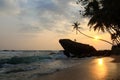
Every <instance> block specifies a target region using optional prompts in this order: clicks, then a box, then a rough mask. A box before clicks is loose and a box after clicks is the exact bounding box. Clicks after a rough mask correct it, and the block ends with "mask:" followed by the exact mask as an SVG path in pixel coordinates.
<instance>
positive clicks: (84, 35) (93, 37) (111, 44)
mask: <svg viewBox="0 0 120 80" xmlns="http://www.w3.org/2000/svg"><path fill="white" fill-rule="evenodd" d="M78 31H79V33H81V34H83V35H84V36H86V37H88V38H92V39H95V38H94V37H92V36H89V35H86V34H84V33H82V32H81V31H80V30H78ZM98 40H100V41H103V42H107V43H109V44H111V45H113V43H111V42H109V41H107V40H104V39H98Z"/></svg>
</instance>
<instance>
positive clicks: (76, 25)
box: [72, 22, 113, 45]
mask: <svg viewBox="0 0 120 80" xmlns="http://www.w3.org/2000/svg"><path fill="white" fill-rule="evenodd" d="M79 25H80V23H78V22H74V23H73V25H72V26H74V27H73V30H74V29H75V30H76V34H78V32H79V33H81V34H82V35H84V36H86V37H88V38H91V39H95V38H94V37H92V36H89V35H86V34H84V33H83V32H81V31H80V30H79V29H81V27H79ZM98 40H100V41H104V42H107V43H109V44H111V45H113V44H112V43H111V42H109V41H107V40H104V39H98Z"/></svg>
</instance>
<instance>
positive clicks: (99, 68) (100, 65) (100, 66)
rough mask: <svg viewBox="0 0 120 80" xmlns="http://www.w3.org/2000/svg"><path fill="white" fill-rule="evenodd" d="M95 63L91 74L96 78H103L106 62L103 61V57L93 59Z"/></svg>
mask: <svg viewBox="0 0 120 80" xmlns="http://www.w3.org/2000/svg"><path fill="white" fill-rule="evenodd" d="M95 63H96V64H95V65H94V66H93V67H92V74H93V75H95V76H96V77H97V78H98V79H99V78H104V77H105V76H106V75H107V68H106V64H105V63H104V59H103V58H98V59H95Z"/></svg>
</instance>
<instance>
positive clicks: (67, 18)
mask: <svg viewBox="0 0 120 80" xmlns="http://www.w3.org/2000/svg"><path fill="white" fill-rule="evenodd" d="M77 10H78V6H77V5H76V3H75V1H74V0H0V14H6V15H7V16H12V17H14V18H16V19H18V21H17V22H18V23H15V24H16V27H17V28H18V29H19V30H18V31H21V33H22V32H26V33H27V32H32V33H33V32H36V33H37V32H39V31H42V30H50V31H58V32H62V29H63V32H65V30H66V28H67V30H66V33H67V31H68V28H70V25H71V24H72V22H74V21H75V20H77V18H78V16H79V13H78V11H77ZM75 16H77V17H75ZM14 18H13V19H14ZM11 20H12V19H11ZM13 21H14V20H13ZM63 21H64V22H63Z"/></svg>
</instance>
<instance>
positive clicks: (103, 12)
mask: <svg viewBox="0 0 120 80" xmlns="http://www.w3.org/2000/svg"><path fill="white" fill-rule="evenodd" d="M81 2H82V3H84V4H83V6H84V8H85V11H84V14H83V16H87V17H90V20H89V23H88V25H89V27H90V28H93V29H94V30H98V31H100V30H101V31H103V32H108V33H109V34H110V35H111V40H112V41H113V42H114V44H120V5H119V3H120V0H78V2H77V3H81ZM86 4H87V5H86ZM85 5H86V6H85Z"/></svg>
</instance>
